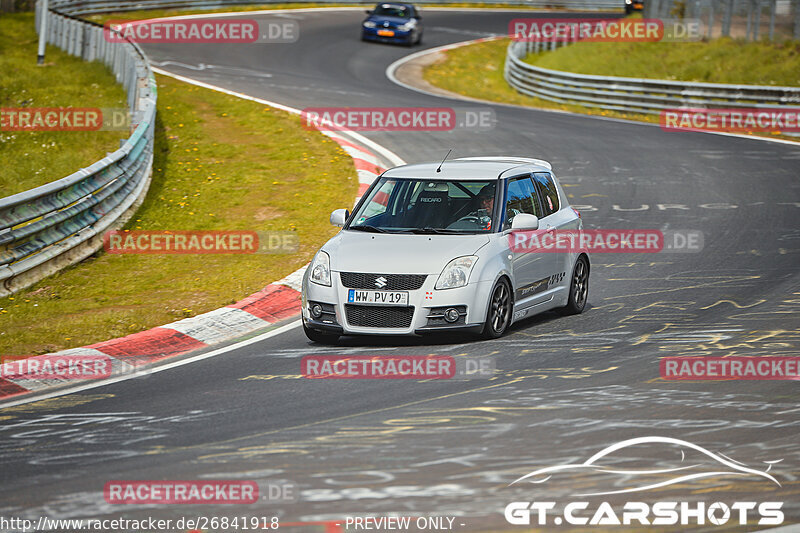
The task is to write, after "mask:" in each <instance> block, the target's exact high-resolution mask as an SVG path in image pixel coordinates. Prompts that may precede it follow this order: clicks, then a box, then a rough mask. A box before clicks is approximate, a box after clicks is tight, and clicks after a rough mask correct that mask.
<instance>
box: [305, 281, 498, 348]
mask: <svg viewBox="0 0 800 533" xmlns="http://www.w3.org/2000/svg"><path fill="white" fill-rule="evenodd" d="M437 278H438V274H432V275H429V276H428V277H427V278H426V279H425V282H424V283H423V284H422V287H420V288H419V289H417V290H409V291H407V292H408V307H393V308H389V306H373V305H357V306H355V307H359V308H361V309H358V310H357V311H358V312H354V311H353V310H352V309H351V310H350V317H351V318H352V317H355V316H358V317H362V318H363V316H364V315H365V314H368V315H380V314H381V313H383V314H384V315H387V316H392V315H403V317H404V320H405V321H407V322H408V325H403V326H402V327H379V326H371V327H367V326H362V325H357V324H353V323H351V321H350V320H349V319H348V310H347V308H346V306H352V305H353V304H348V303H347V295H348V291H349V290H350V289H349V288H348V287H345V286H343V285H342V283H341V279H340V277H339V273H338V272H331V286H330V287H325V286H322V285H317V284H316V283H312V282H310V281H308V279H305V280H304V282H303V306H302V313H303V319H304V320H305V323H306V326H307V327H310V328H313V329H317V330H320V331H327V332H337V333H339V334H341V335H415V334H424V333H435V332H439V331H441V332H445V331H451V332H452V331H476V332H477V331H480V330H481V329H482V328H483V323H484V322H485V321H486V310H487V306H488V298H489V294H490V292H491V289H492V282H491V281H485V282H474V283H469V284H468V285H467V286H466V287H459V288H457V289H447V290H436V289H434V285H435V284H436V280H437ZM368 290H369V289H368ZM311 302H316V303H323V304H330V305H331V306H332V309H333V311H334V314H333V315H331V314H327V313H326V315H324V316H323V317H320V319H314V318H312V316H311V313H310V303H311ZM450 307H455V308H458V310H459V311H461V313H460V316H459V319H458V320H457V321H456V322H454V323H448V322H446V321H444V320H443V319H439V318H436V316H437V315H441V312H442V311H443V310H444V309H447V308H450ZM406 314H411V318H410V320H407V318H405V316H406ZM430 315H433V317H432V318H429V316H430Z"/></svg>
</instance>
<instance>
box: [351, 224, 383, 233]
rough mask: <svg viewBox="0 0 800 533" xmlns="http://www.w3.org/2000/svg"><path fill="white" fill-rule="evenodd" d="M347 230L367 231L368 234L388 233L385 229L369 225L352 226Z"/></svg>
mask: <svg viewBox="0 0 800 533" xmlns="http://www.w3.org/2000/svg"><path fill="white" fill-rule="evenodd" d="M347 229H351V230H353V231H366V232H368V233H388V232H387V231H386V230H385V229H381V228H376V227H375V226H369V225H361V226H350V227H349V228H347Z"/></svg>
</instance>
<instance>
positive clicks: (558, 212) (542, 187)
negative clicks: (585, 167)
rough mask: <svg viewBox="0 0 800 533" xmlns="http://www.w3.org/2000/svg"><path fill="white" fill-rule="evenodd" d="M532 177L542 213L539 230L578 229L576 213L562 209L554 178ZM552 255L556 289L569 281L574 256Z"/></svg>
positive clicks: (545, 175)
mask: <svg viewBox="0 0 800 533" xmlns="http://www.w3.org/2000/svg"><path fill="white" fill-rule="evenodd" d="M531 177H532V178H533V181H534V183H535V185H536V191H537V193H538V196H539V202H540V206H541V211H542V216H541V218H540V219H539V228H541V229H543V230H545V231H551V232H552V231H556V232H557V231H564V230H575V229H577V226H576V224H575V219H576V215H575V213H574V211H572V210H571V209H569V208H567V209H562V205H561V204H562V203H563V202H562V201H561V199H560V198H559V195H558V188H557V187H556V184H555V181H554V179H553V176H552V175H551V174H550V173H549V172H534V173H533V174H531ZM550 255H551V256H552V257H551V259H552V263H551V265H552V271H551V275H552V276H553V279H552V282H551V285H552V286H554V287H555V286H559V285H564V284H565V283H566V282H567V281H568V280H567V275H566V273H567V272H569V270H570V267H571V264H572V259H571V258H572V257H573V255H574V254H573V253H571V252H569V251H566V250H563V251H558V252H553V253H551V254H550Z"/></svg>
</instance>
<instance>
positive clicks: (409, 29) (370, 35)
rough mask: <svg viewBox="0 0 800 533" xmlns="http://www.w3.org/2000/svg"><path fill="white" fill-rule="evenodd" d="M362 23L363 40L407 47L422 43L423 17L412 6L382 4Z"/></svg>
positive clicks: (370, 12) (368, 12)
mask: <svg viewBox="0 0 800 533" xmlns="http://www.w3.org/2000/svg"><path fill="white" fill-rule="evenodd" d="M367 15H369V16H368V17H367V18H366V19H365V20H364V22H362V23H361V40H363V41H379V42H385V43H400V44H405V45H407V46H413V45H415V44H419V43H420V42H421V41H422V17H420V15H419V11H417V8H416V7H414V6H413V5H411V4H394V3H381V4H378V5H376V6H375V9H373V10H372V11H367Z"/></svg>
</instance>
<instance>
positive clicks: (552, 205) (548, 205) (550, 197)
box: [533, 172, 560, 216]
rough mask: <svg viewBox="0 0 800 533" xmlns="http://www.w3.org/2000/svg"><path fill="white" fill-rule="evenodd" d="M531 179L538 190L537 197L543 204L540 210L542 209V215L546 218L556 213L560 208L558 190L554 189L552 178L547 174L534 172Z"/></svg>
mask: <svg viewBox="0 0 800 533" xmlns="http://www.w3.org/2000/svg"><path fill="white" fill-rule="evenodd" d="M533 179H534V181H535V182H536V186H537V187H538V188H539V195H540V196H541V198H542V203H543V204H544V205H543V206H542V208H544V215H545V216H547V215H550V214H552V213H555V212H556V211H558V209H559V207H560V206H559V205H558V189H556V184H555V182H554V181H553V177H552V176H551V175H550V174H548V173H547V172H535V173H534V174H533Z"/></svg>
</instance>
